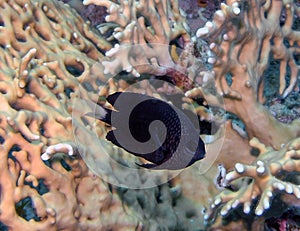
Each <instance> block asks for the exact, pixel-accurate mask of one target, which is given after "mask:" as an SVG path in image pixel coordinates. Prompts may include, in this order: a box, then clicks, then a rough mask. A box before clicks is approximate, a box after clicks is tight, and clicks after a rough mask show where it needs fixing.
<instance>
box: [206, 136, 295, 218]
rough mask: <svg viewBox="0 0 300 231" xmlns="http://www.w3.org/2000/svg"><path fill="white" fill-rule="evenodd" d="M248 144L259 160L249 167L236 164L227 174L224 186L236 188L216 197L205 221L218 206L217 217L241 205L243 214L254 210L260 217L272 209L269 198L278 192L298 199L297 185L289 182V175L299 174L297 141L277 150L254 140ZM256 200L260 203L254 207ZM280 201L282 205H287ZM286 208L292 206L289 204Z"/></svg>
mask: <svg viewBox="0 0 300 231" xmlns="http://www.w3.org/2000/svg"><path fill="white" fill-rule="evenodd" d="M250 143H251V145H252V146H253V147H254V148H257V149H258V150H259V156H258V158H257V159H256V160H255V162H254V163H253V164H249V165H247V164H241V163H236V164H235V168H234V170H233V171H231V172H229V173H227V174H226V176H225V179H224V182H223V184H225V185H231V186H232V187H233V188H237V189H236V190H235V191H232V190H229V189H226V190H224V191H223V192H221V193H220V194H219V195H218V196H216V197H215V199H214V201H213V203H212V205H211V210H210V211H209V212H208V213H207V215H206V219H207V220H209V219H210V218H212V215H213V212H215V211H217V210H218V208H220V207H221V208H222V209H221V211H220V214H221V215H222V216H226V215H227V214H228V213H229V212H230V211H231V210H233V209H236V208H238V207H239V206H240V205H242V206H243V212H244V213H245V214H249V213H250V212H252V211H251V210H252V209H255V214H256V215H257V216H260V215H262V214H263V213H264V212H265V211H266V210H268V209H270V208H271V206H272V203H271V199H272V198H273V197H274V196H275V195H276V194H278V192H280V193H283V194H284V193H286V194H292V195H293V196H294V197H295V198H298V199H299V198H300V187H299V185H298V184H297V183H296V184H295V183H293V182H289V180H290V179H291V178H290V175H291V174H294V175H295V173H299V155H300V139H299V138H297V139H295V140H292V141H291V142H289V143H288V144H287V145H286V146H285V147H284V148H282V149H281V150H279V151H276V150H274V149H272V148H271V147H266V146H265V145H264V144H262V143H260V142H259V141H258V140H257V139H255V138H253V139H252V140H251V142H250ZM241 180H242V181H241ZM256 199H259V200H258V203H257V204H256V205H255V207H254V201H255V200H256ZM282 199H283V202H286V203H288V202H289V201H285V200H284V198H282ZM290 201H292V200H290ZM288 206H294V204H289V203H288ZM282 212H283V211H282Z"/></svg>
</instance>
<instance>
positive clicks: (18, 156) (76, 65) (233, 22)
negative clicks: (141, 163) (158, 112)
mask: <svg viewBox="0 0 300 231" xmlns="http://www.w3.org/2000/svg"><path fill="white" fill-rule="evenodd" d="M71 2H73V3H72V4H73V7H75V8H76V7H77V10H78V11H81V10H82V9H83V7H86V6H83V5H82V4H81V2H80V1H71ZM200 2H205V1H200ZM78 3H79V5H78ZM72 4H71V3H70V5H72ZM83 4H84V5H88V4H89V5H90V6H88V7H96V6H95V5H97V6H100V7H102V9H103V8H106V14H107V15H106V16H105V21H106V22H105V23H101V22H102V21H101V20H100V24H98V23H96V24H97V28H93V27H92V26H91V25H90V23H88V22H85V21H84V20H83V19H82V18H81V17H80V16H79V15H78V13H77V12H76V10H74V9H72V8H71V7H70V6H69V5H67V4H64V3H63V2H61V1H54V0H39V1H38V0H0V49H1V52H0V65H1V70H0V100H1V105H0V143H1V147H0V158H1V161H0V165H1V166H0V195H1V203H0V210H1V213H0V222H1V223H2V224H3V226H5V227H6V229H8V230H72V231H73V230H201V229H203V230H232V229H234V230H250V229H251V230H263V229H264V226H265V224H270V222H269V220H268V219H270V218H276V221H278V222H281V221H282V220H284V216H285V214H288V213H292V212H293V213H294V214H289V216H288V218H289V219H290V218H292V217H296V216H297V215H299V214H297V213H299V199H298V198H299V196H300V195H299V194H300V193H299V192H300V191H299V190H300V189H299V177H298V174H299V154H300V153H299V152H300V145H299V143H300V140H299V134H300V120H299V118H297V115H296V116H294V117H288V118H287V119H282V121H284V122H286V121H288V122H289V123H282V122H280V121H278V120H277V119H276V118H274V115H275V116H278V118H279V119H280V118H282V117H280V114H279V112H278V109H274V105H276V102H277V101H276V99H270V98H269V99H267V98H266V97H267V95H268V94H267V93H266V88H267V87H268V84H269V83H270V82H272V81H273V82H277V83H279V84H278V88H279V89H276V90H278V91H279V94H280V97H278V98H277V100H280V101H284V100H287V99H289V97H292V96H293V95H295V100H294V103H293V101H292V100H291V101H289V102H291V104H290V105H288V107H289V109H293V110H298V109H297V107H298V106H297V105H298V104H297V102H298V99H299V98H297V97H298V95H299V92H298V91H299V69H300V65H299V45H300V36H299V23H297V20H298V21H299V17H300V8H299V4H297V3H296V2H293V1H291V0H286V1H279V0H277V1H269V0H266V1H260V0H250V1H245V0H240V1H233V0H232V1H231V0H230V1H226V3H222V4H221V6H220V10H217V11H216V12H215V14H214V16H213V19H212V21H208V22H207V23H206V24H205V26H204V27H202V28H200V29H199V30H198V31H197V33H196V35H197V37H198V38H194V37H192V35H191V34H190V28H189V25H188V23H187V20H186V18H185V16H184V15H183V13H182V11H181V10H180V8H179V5H178V1H176V0H139V1H135V0H128V1H109V0H101V1H100V0H85V1H84V2H83ZM181 4H183V3H181ZM207 4H211V3H207ZM215 7H216V6H210V9H211V8H215ZM102 16H103V15H102V14H101V17H102ZM207 44H209V45H207ZM206 61H207V62H206ZM274 66H275V68H277V72H278V73H279V75H278V76H279V77H278V76H277V75H274V77H277V79H274V77H273V76H271V77H272V78H271V77H270V76H269V75H270V69H269V67H270V68H273V67H274ZM112 77H114V78H112ZM138 77H139V78H138ZM153 78H155V79H158V78H159V79H163V80H167V81H168V82H172V83H174V84H175V85H176V86H178V88H180V89H181V90H182V91H184V92H185V96H186V97H185V98H184V100H185V102H189V103H193V105H194V106H195V110H196V112H197V113H198V114H199V116H200V117H201V119H207V120H214V121H215V122H217V124H218V127H217V128H218V131H217V132H216V133H215V134H214V135H213V136H206V137H203V139H204V140H205V141H206V142H207V149H208V152H207V157H206V158H205V159H204V161H203V162H202V163H200V164H199V165H194V166H191V167H189V168H188V169H186V170H185V171H183V172H181V173H180V175H178V176H177V177H176V178H174V179H172V180H170V181H168V182H167V183H166V181H164V180H163V179H164V176H165V175H163V173H158V174H157V175H155V177H154V178H153V177H152V178H150V177H149V176H150V175H151V174H152V173H149V172H143V171H142V170H140V169H139V170H138V171H136V172H134V173H133V172H131V171H130V170H128V169H126V168H120V167H119V166H118V165H117V164H116V163H115V162H118V161H119V162H121V163H123V164H124V166H126V167H128V166H129V167H131V166H134V161H135V160H136V159H132V158H133V157H130V156H129V155H128V154H127V153H126V152H125V151H123V150H120V149H118V148H116V147H114V146H112V145H110V144H109V143H108V142H106V141H105V139H103V136H104V135H105V133H106V131H107V130H108V129H109V128H108V127H107V126H105V125H104V124H103V123H102V122H95V121H94V120H93V119H89V118H83V117H82V115H84V112H87V111H91V110H92V107H93V104H91V102H94V103H96V102H97V103H103V104H105V101H104V100H103V102H102V101H101V100H102V98H101V97H105V96H107V95H109V94H110V93H113V92H115V91H118V90H124V89H126V88H128V87H130V85H131V83H132V82H133V83H134V86H133V87H132V89H133V90H134V91H136V92H147V93H148V94H150V95H151V94H153V95H155V96H157V97H163V96H160V95H159V94H158V93H157V91H155V90H153V87H152V86H151V80H153ZM168 90H169V89H168V88H167V87H166V86H162V88H161V91H168ZM293 91H295V92H293ZM169 93H170V92H169ZM269 96H270V95H269ZM199 99H202V100H204V101H205V103H207V104H208V105H209V106H210V107H212V108H218V110H219V111H221V113H223V114H225V117H226V122H225V123H223V122H224V118H223V117H222V118H221V119H219V118H218V114H214V113H213V112H211V111H210V110H207V109H206V108H203V107H202V106H199V105H197V100H199ZM266 100H267V101H266ZM274 101H275V102H274ZM265 102H268V103H267V106H268V107H266V106H265V105H264V103H265ZM272 102H273V103H272ZM295 102H296V103H295ZM183 106H186V107H188V106H187V105H186V104H184V105H183ZM272 106H273V107H272ZM274 112H275V113H276V114H275V113H274ZM104 149H105V150H106V151H107V152H108V153H109V154H110V155H109V156H108V155H106V154H105V151H104ZM213 162H214V163H213ZM212 163H213V164H212ZM99 166H101V171H100V173H99V172H96V173H97V174H96V173H95V172H94V170H95V169H97V167H99ZM98 170H99V168H98ZM168 174H169V173H168ZM129 181H130V182H133V183H135V184H136V185H139V184H144V183H145V182H148V181H153V182H155V183H156V184H157V185H159V186H157V187H152V188H148V189H141V188H138V187H136V188H134V187H133V188H132V189H128V188H126V187H125V186H122V185H124V182H129ZM153 182H152V183H153ZM199 189H201V190H199ZM220 190H221V192H220ZM209 203H211V204H209ZM275 205H276V206H281V207H280V208H281V209H280V211H278V210H276V209H275V208H274V207H275ZM203 211H206V215H205V216H204V214H203V213H202V212H203ZM204 218H205V219H204ZM204 220H205V221H204ZM162 221H163V222H162ZM205 223H206V227H205ZM289 224H292V225H295V224H294V223H293V222H292V221H289Z"/></svg>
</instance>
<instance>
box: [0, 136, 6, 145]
mask: <svg viewBox="0 0 300 231" xmlns="http://www.w3.org/2000/svg"><path fill="white" fill-rule="evenodd" d="M4 141H5V139H4V138H3V137H2V136H0V144H3V143H4Z"/></svg>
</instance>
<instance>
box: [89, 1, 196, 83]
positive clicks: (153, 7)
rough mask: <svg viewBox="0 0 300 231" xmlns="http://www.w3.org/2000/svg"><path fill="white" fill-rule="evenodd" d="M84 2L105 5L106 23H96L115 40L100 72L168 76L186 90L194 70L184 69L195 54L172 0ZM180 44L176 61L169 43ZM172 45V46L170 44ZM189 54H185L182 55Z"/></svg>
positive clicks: (176, 6)
mask: <svg viewBox="0 0 300 231" xmlns="http://www.w3.org/2000/svg"><path fill="white" fill-rule="evenodd" d="M84 4H96V5H99V6H105V7H106V8H107V12H108V15H107V16H106V21H107V22H108V23H107V24H103V25H100V26H99V30H100V31H101V32H102V33H107V31H110V30H113V32H112V36H111V37H110V38H108V40H116V41H117V42H116V43H115V45H114V47H113V48H112V49H110V50H109V51H108V52H106V57H107V58H108V60H107V61H103V65H104V68H105V69H104V73H106V74H108V73H110V74H112V75H115V74H118V73H119V72H120V71H126V72H129V73H131V74H132V75H134V76H136V77H139V76H140V75H141V74H153V75H155V76H168V77H170V78H171V79H172V80H173V81H174V83H175V84H176V86H178V87H182V88H184V89H190V88H191V86H192V84H193V83H192V81H193V80H194V78H195V77H196V73H195V72H196V70H194V71H190V72H188V67H190V66H191V65H192V64H193V63H192V64H191V63H185V62H192V61H193V60H194V59H195V57H194V56H193V55H192V54H193V52H194V50H193V48H194V46H193V42H191V38H190V36H189V34H188V33H187V30H188V26H187V24H186V22H185V18H184V17H183V16H182V15H181V14H180V10H179V8H178V3H177V1H176V0H172V1H166V0H159V1H154V0H149V1H135V0H130V1H120V3H115V2H114V1H97V0H86V1H84ZM174 43H181V46H182V49H184V51H185V52H183V53H184V54H182V55H181V57H180V58H179V60H176V58H175V57H174V56H172V52H171V49H170V48H171V47H172V46H171V45H172V44H174ZM173 48H174V47H173ZM188 53H190V54H189V57H188V58H186V57H185V56H186V55H187V54H188Z"/></svg>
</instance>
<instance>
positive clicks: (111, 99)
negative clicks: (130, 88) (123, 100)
mask: <svg viewBox="0 0 300 231" xmlns="http://www.w3.org/2000/svg"><path fill="white" fill-rule="evenodd" d="M121 94H122V92H119V91H118V92H115V93H113V94H111V95H109V96H107V98H106V100H107V102H109V103H110V104H111V105H114V104H115V102H116V100H117V98H118V97H119V96H120V95H121Z"/></svg>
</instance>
